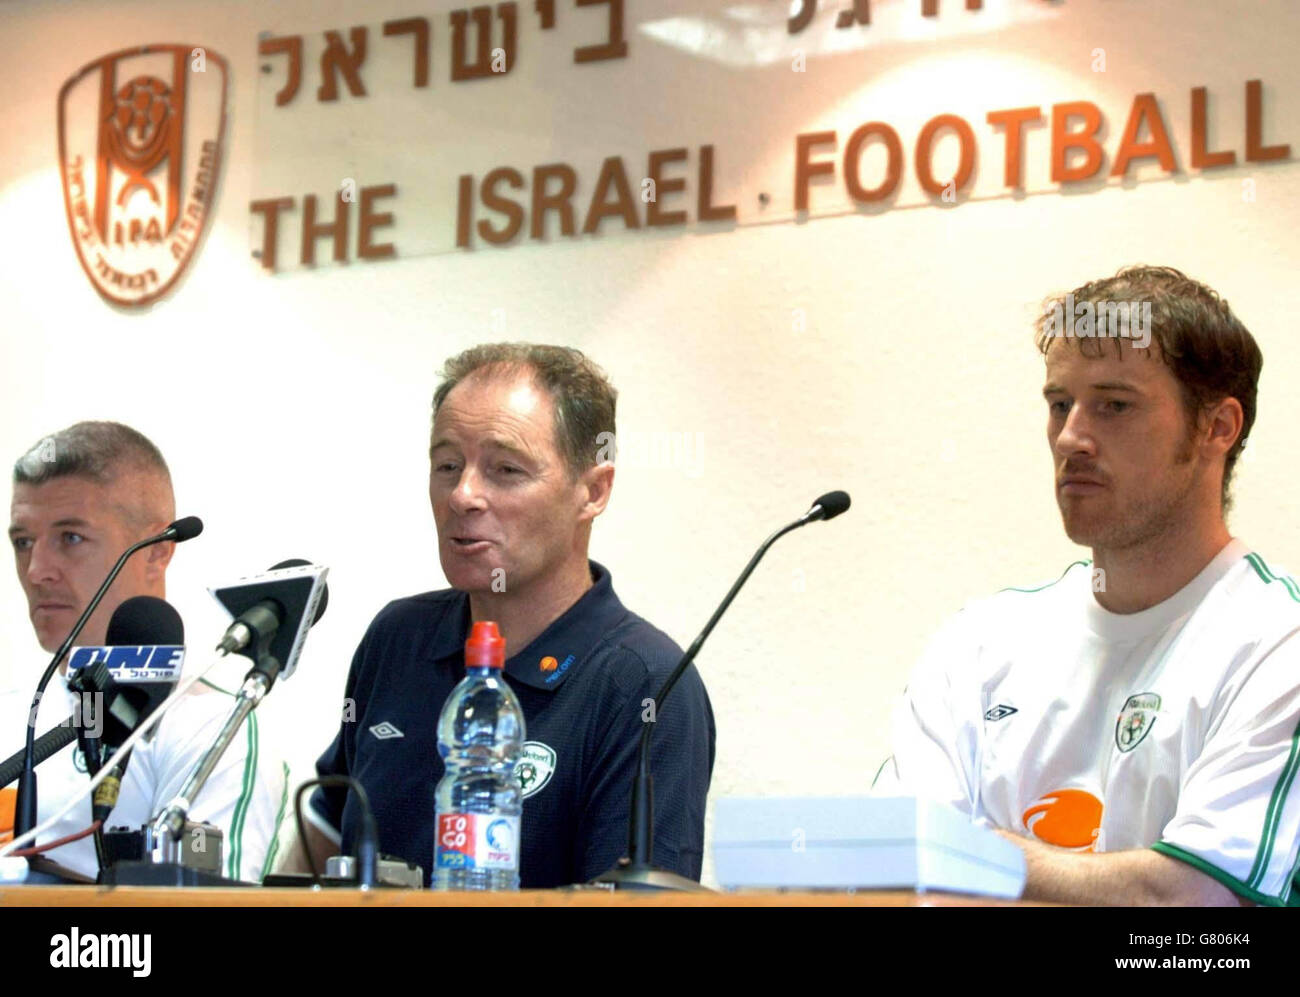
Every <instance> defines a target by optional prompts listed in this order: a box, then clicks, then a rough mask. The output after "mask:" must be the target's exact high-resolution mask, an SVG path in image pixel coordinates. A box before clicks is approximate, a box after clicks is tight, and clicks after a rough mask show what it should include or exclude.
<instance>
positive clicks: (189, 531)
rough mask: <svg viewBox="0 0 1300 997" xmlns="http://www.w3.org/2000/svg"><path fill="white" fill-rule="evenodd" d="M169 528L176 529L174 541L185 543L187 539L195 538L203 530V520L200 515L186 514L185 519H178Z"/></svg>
mask: <svg viewBox="0 0 1300 997" xmlns="http://www.w3.org/2000/svg"><path fill="white" fill-rule="evenodd" d="M167 528H168V529H169V530H175V531H176V535H175V536H174V537H172V540H173V541H174V542H176V543H178V544H179V543H184V542H185V541H186V540H193V539H194V538H195V537H197V536H198V535H199V534H200V533H202V532H203V520H201V519H199V517H198V516H186V517H185V518H184V519H178V520H176V522H174V523H172V525H171V526H169V527H167Z"/></svg>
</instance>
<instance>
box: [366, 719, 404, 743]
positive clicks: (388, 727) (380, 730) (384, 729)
mask: <svg viewBox="0 0 1300 997" xmlns="http://www.w3.org/2000/svg"><path fill="white" fill-rule="evenodd" d="M370 733H372V734H374V735H375V737H377V738H379V740H381V741H387V740H388V739H389V738H392V737H405V736H406V735H405V734H403V733H402V732H401V731H400V730H398V729H397V728H396V727H394V726H393V725H392V724H390V723H389V722H388V721H387V720H385V721H384V722H383V723H377V724H375V725H374V726H373V727H371V728H370Z"/></svg>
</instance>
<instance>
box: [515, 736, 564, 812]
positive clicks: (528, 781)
mask: <svg viewBox="0 0 1300 997" xmlns="http://www.w3.org/2000/svg"><path fill="white" fill-rule="evenodd" d="M554 774H555V749H554V748H552V747H551V746H550V745H548V744H543V743H542V742H541V741H525V742H524V747H523V751H522V752H521V753H520V755H519V761H518V762H516V763H515V778H516V779H518V780H519V788H520V789H522V790H523V791H524V799H525V800H526V799H528V797H530V796H532V795H533V794H534V793H540V792H541V791H542V789H544V788H545V786H546V784H547V783H548V782H550V781H551V776H553V775H554Z"/></svg>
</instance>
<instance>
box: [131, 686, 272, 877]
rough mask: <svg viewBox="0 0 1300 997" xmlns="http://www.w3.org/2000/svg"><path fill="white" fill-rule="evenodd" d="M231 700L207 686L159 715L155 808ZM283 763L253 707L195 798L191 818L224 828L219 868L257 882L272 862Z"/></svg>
mask: <svg viewBox="0 0 1300 997" xmlns="http://www.w3.org/2000/svg"><path fill="white" fill-rule="evenodd" d="M233 706H234V698H233V697H232V696H230V695H229V694H226V693H222V692H218V691H214V690H213V689H209V690H207V691H204V692H202V693H197V694H193V695H190V696H187V697H186V701H185V702H183V703H181V704H179V705H178V706H177V707H176V708H175V710H174V711H173V712H172V713H170V714H168V715H167V717H166V718H164V720H163V722H162V725H161V727H160V729H159V731H158V736H157V740H156V742H155V744H154V745H153V746H152V747H153V751H152V768H153V776H154V788H153V806H154V812H155V813H157V812H159V811H160V810H161V809H162V808H163V807H165V806H166V805H167V804H168V803H169V802H170V801H171V799H172V798H173V797H174V796H175V795H176V794H177V793H178V792H179V791H180V789H181V787H182V786H183V785H184V784H185V780H186V779H187V778H188V777H189V775H190V772H191V771H192V770H193V768H194V766H195V765H196V764H197V763H198V761H199V759H200V758H201V757H202V756H203V753H204V752H205V751H206V750H207V748H208V746H209V745H210V744H211V743H212V742H213V740H214V739H215V738H216V736H217V732H218V731H220V729H221V726H222V725H223V724H224V723H225V721H226V718H227V717H228V716H229V715H230V711H231V709H232V708H233ZM288 774H289V772H288V767H287V766H286V765H285V764H284V763H283V760H282V759H281V758H280V756H279V752H278V751H275V750H274V749H273V748H272V747H271V746H270V744H269V743H268V741H267V739H266V738H265V737H264V736H263V734H262V730H261V721H260V720H259V719H258V716H257V713H256V712H253V713H251V714H249V715H248V717H247V718H245V720H244V722H243V723H242V724H241V725H240V727H239V730H238V731H237V732H236V733H235V737H234V740H232V741H231V742H230V746H229V747H228V748H226V751H225V754H223V755H222V756H221V761H220V762H218V763H217V767H216V768H215V769H214V770H213V772H212V775H211V776H210V777H209V778H208V781H207V782H206V783H205V784H204V786H203V789H202V790H201V791H200V792H199V795H198V797H197V798H196V799H195V800H193V801H192V804H193V805H192V806H191V808H190V813H189V818H190V820H192V821H204V822H207V823H209V824H215V825H216V826H217V827H219V828H220V829H221V832H222V836H223V840H222V849H223V852H222V870H221V871H222V875H224V876H226V877H227V878H230V879H240V880H243V881H244V882H249V883H258V882H261V880H262V877H263V876H264V875H265V874H266V873H267V872H268V871H269V870H270V869H271V865H272V863H273V862H274V861H275V851H276V836H277V833H278V831H279V826H280V821H281V819H282V818H283V816H284V810H285V804H286V800H287V794H288V790H289V785H288Z"/></svg>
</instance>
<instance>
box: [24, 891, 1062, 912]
mask: <svg viewBox="0 0 1300 997" xmlns="http://www.w3.org/2000/svg"><path fill="white" fill-rule="evenodd" d="M979 906H994V907H1020V906H1027V904H1025V902H1024V901H1019V900H995V899H992V898H987V897H967V896H957V895H954V894H947V893H913V892H909V891H883V890H882V891H874V890H860V891H858V892H856V893H843V892H830V891H828V892H807V891H801V892H788V893H781V892H758V891H754V892H750V891H745V892H736V893H657V894H646V893H641V894H637V893H610V892H607V891H605V890H591V889H582V890H520V891H519V892H517V893H439V892H436V891H434V890H372V891H367V892H362V891H361V890H351V889H338V888H331V889H323V890H312V889H258V888H249V889H220V888H215V887H214V888H208V889H160V888H156V887H138V886H119V887H100V886H4V887H0V907H979ZM1033 906H1037V905H1033Z"/></svg>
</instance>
